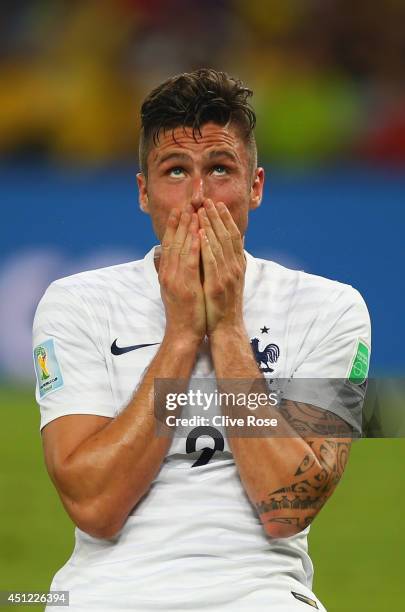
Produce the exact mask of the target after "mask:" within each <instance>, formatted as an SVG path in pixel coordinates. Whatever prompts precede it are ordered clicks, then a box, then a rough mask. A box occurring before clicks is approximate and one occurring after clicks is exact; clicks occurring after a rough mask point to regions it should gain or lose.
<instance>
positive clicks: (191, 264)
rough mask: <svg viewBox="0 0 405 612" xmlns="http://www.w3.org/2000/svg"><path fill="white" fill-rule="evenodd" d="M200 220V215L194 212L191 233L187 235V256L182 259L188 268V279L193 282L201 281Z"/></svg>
mask: <svg viewBox="0 0 405 612" xmlns="http://www.w3.org/2000/svg"><path fill="white" fill-rule="evenodd" d="M198 229H199V222H198V215H197V214H196V213H193V214H192V217H191V222H190V226H189V233H188V236H187V240H186V242H187V256H186V257H185V258H184V261H182V263H183V265H184V266H185V268H186V274H187V276H186V281H187V279H188V280H189V281H190V282H191V283H195V282H198V284H201V283H200V237H199V234H198ZM186 284H187V283H186Z"/></svg>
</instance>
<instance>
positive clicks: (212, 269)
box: [199, 228, 218, 285]
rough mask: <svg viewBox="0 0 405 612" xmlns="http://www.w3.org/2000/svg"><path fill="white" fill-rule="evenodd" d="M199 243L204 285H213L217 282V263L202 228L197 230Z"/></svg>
mask: <svg viewBox="0 0 405 612" xmlns="http://www.w3.org/2000/svg"><path fill="white" fill-rule="evenodd" d="M199 235H200V242H201V259H202V262H203V268H204V285H205V284H211V285H213V284H215V282H216V281H217V280H218V267H217V262H216V259H215V257H214V254H213V252H212V249H211V246H210V243H209V240H208V236H207V233H206V231H205V229H204V228H202V229H200V230H199Z"/></svg>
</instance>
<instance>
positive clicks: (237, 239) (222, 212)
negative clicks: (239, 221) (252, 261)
mask: <svg viewBox="0 0 405 612" xmlns="http://www.w3.org/2000/svg"><path fill="white" fill-rule="evenodd" d="M217 211H218V214H219V216H220V217H221V220H222V223H223V224H224V227H225V228H226V230H227V231H228V233H229V235H230V238H231V242H232V247H233V251H234V253H235V255H237V256H238V257H243V256H244V253H243V246H244V237H242V236H241V234H240V231H239V228H238V226H237V225H236V223H235V221H234V219H233V217H232V215H231V213H230V212H229V209H228V207H227V206H225V204H224V203H223V202H218V204H217Z"/></svg>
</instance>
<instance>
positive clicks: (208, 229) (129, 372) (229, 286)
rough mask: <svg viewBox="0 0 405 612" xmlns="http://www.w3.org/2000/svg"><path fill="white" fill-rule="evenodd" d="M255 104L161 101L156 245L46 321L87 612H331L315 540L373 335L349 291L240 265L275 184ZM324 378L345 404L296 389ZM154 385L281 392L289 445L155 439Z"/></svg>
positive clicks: (70, 287)
mask: <svg viewBox="0 0 405 612" xmlns="http://www.w3.org/2000/svg"><path fill="white" fill-rule="evenodd" d="M251 93H252V92H251V91H250V90H249V89H247V88H246V87H244V85H243V84H242V83H241V82H240V81H238V80H235V79H233V78H231V77H229V76H228V75H227V74H225V73H223V72H216V71H214V70H208V69H201V70H197V71H195V72H192V73H187V74H182V75H179V76H176V77H173V78H171V79H169V80H167V81H166V82H164V83H162V84H161V85H160V86H159V87H157V88H156V89H155V90H154V91H152V92H151V93H150V94H149V95H148V96H147V98H146V99H145V101H144V103H143V106H142V110H141V115H142V131H141V139H140V169H141V171H140V173H139V174H138V186H139V201H140V206H141V209H142V210H143V211H144V212H145V213H147V214H149V215H150V217H151V221H152V224H153V228H154V231H155V234H156V236H157V239H158V241H159V245H157V246H156V247H153V248H152V249H151V250H150V251H149V252H148V253H147V254H146V256H145V258H144V259H142V260H139V261H134V262H130V263H125V264H122V265H117V266H112V267H108V268H104V269H100V270H94V271H89V272H84V273H80V274H75V275H73V276H70V277H68V278H64V279H60V280H58V281H56V282H54V283H52V284H51V285H50V287H49V288H48V290H47V291H46V293H45V295H44V297H43V298H42V300H41V302H40V304H39V306H38V309H37V313H36V316H35V322H34V360H35V365H36V372H37V379H38V382H37V400H38V402H39V404H40V407H41V430H42V437H43V445H44V452H45V459H46V464H47V468H48V471H49V474H50V476H51V478H52V480H53V482H54V484H55V487H56V488H57V490H58V493H59V495H60V497H61V500H62V502H63V505H64V507H65V509H66V511H67V513H68V514H69V516H70V517H71V519H72V520H73V522H74V523H75V525H76V546H75V549H74V552H73V554H72V556H71V558H70V559H69V560H68V562H67V563H66V564H65V565H64V566H63V567H62V568H61V569H60V570H59V571H58V572H57V574H56V575H55V577H54V580H53V582H52V587H51V588H52V589H54V590H68V591H69V592H70V609H71V610H72V611H74V612H78V611H80V610H86V611H88V610H113V611H114V612H115V611H118V610H135V611H144V610H145V611H147V610H176V611H180V610H194V611H201V612H202V610H204V611H208V610H212V611H222V610H224V611H225V610H229V611H235V610H245V611H247V610H249V611H254V610H265V609H269V610H272V611H273V612H293V611H297V612H298V611H299V610H302V611H303V612H305V610H306V609H308V608H309V607H313V608H315V609H319V610H325V608H324V607H323V605H322V604H321V603H320V601H319V600H318V599H317V597H316V596H315V595H314V593H313V592H312V577H313V568H312V563H311V560H310V558H309V556H308V552H307V535H308V531H309V525H310V523H311V522H312V520H313V519H314V518H315V517H316V515H317V513H318V512H319V511H320V510H321V508H322V507H323V505H324V504H325V503H326V501H327V499H328V498H329V497H330V496H331V495H332V493H333V491H334V489H335V487H336V485H337V484H338V482H339V479H340V478H341V476H342V473H343V471H344V469H345V465H346V462H347V458H348V454H349V449H350V444H351V437H352V432H353V431H355V430H356V429H358V419H357V418H356V407H355V402H353V399H352V396H356V394H357V395H360V396H361V395H362V393H363V392H364V385H363V383H364V380H365V378H366V376H367V368H368V359H369V347H370V321H369V316H368V312H367V308H366V306H365V304H364V302H363V300H362V298H361V296H360V295H359V293H358V292H357V291H356V290H355V289H353V288H352V287H350V286H348V285H344V284H341V283H338V282H335V281H331V280H328V279H325V278H320V277H317V276H313V275H309V274H306V273H304V272H299V271H294V270H289V269H286V268H284V267H282V266H280V265H278V264H276V263H273V262H271V261H266V260H264V259H257V258H255V257H253V256H252V255H250V254H249V253H247V252H246V251H245V250H244V248H243V245H244V235H245V232H246V229H247V225H248V216H249V213H250V211H251V210H254V209H256V208H257V207H258V206H259V205H260V203H261V199H262V191H263V183H264V171H263V169H262V168H260V167H257V153H256V145H255V138H254V127H255V115H254V112H253V110H252V108H251V106H250V105H249V103H248V99H249V97H250V95H251ZM317 378H319V379H323V380H324V381H326V382H328V381H333V380H340V381H343V382H342V389H343V390H344V391H345V393H346V395H349V396H350V397H349V399H347V398H346V395H345V393H343V392H342V393H340V392H339V393H338V392H337V393H335V394H332V395H333V397H331V398H329V399H327V396H326V395H325V394H324V393H323V391H322V390H321V389H318V387H317V386H316V384H313V383H314V381H313V380H312V382H311V384H303V385H302V387H299V388H295V387H294V385H292V386H291V384H290V383H291V382H294V381H299V380H301V381H304V382H307V383H308V381H309V380H310V379H317ZM160 379H162V380H163V381H166V382H165V385H166V388H168V389H169V390H170V389H171V390H172V391H173V397H174V393H175V392H176V393H177V392H179V391H180V392H181V391H183V392H184V391H187V390H188V385H193V384H194V382H195V381H196V380H197V379H206V380H208V381H211V383H212V384H213V385H214V387H215V384H217V385H218V387H220V388H222V389H224V388H227V389H228V390H229V389H230V388H231V387H230V386H229V384H228V382H227V381H230V380H232V379H234V380H236V379H237V380H243V381H249V380H250V381H253V383H254V385H255V388H256V389H258V390H261V391H262V392H263V391H264V390H265V389H267V390H268V389H269V388H270V386H271V385H272V384H273V383H274V381H275V380H278V379H280V380H281V379H284V380H286V381H288V385H287V387H286V388H285V389H284V402H283V404H282V405H281V406H272V405H270V403H269V404H268V405H267V404H266V405H265V406H264V407H262V408H261V409H260V414H267V415H269V416H270V417H271V418H272V419H273V420H274V419H275V421H276V422H277V427H276V428H275V429H276V430H277V435H275V434H274V435H270V433H268V435H259V434H258V433H257V434H256V435H246V429H247V428H245V429H244V435H242V434H241V435H238V431H237V430H235V429H233V431H232V432H231V431H230V429H229V427H228V425H227V424H225V425H223V424H222V423H220V424H219V425H218V427H213V426H212V422H211V421H210V426H204V425H200V426H198V427H192V426H191V425H190V426H189V427H187V422H188V421H187V420H186V425H185V426H183V428H182V430H181V434H182V435H176V433H179V432H178V431H177V430H176V428H166V429H171V433H167V432H166V434H165V435H159V432H158V431H157V428H156V426H157V418H156V416H155V391H156V389H155V383H156V387H157V386H158V381H159V380H160ZM170 381H171V382H170ZM271 381H273V383H272V382H271ZM170 385H172V387H170ZM221 385H223V386H221ZM326 386H327V385H326ZM332 386H333V385H332ZM185 395H186V394H185ZM157 396H159V394H157ZM159 397H160V396H159ZM187 397H189V396H187ZM350 398H351V399H350ZM157 403H158V407H160V408H161V407H162V406H163V409H164V406H165V404H164V400H161V399H158V400H157ZM183 403H184V402H183ZM157 414H158V413H156V415H157ZM159 414H160V413H159ZM171 414H172V415H173V417H176V418H177V417H179V418H180V417H181V416H184V415H188V416H191V415H192V414H193V406H192V405H185V406H184V408H183V412H182V413H181V412H180V410H175V411H174V412H172V413H171ZM200 414H202V413H200ZM204 414H205V415H207V412H204ZM221 414H222V413H221ZM190 422H191V421H190ZM270 429H271V427H270V426H269V427H267V429H266V431H267V432H269V431H270ZM179 431H180V430H179ZM173 432H174V435H173ZM338 432H339V434H338ZM231 433H232V435H231ZM331 528H339V526H336V525H331Z"/></svg>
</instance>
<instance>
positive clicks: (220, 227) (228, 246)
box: [204, 199, 234, 261]
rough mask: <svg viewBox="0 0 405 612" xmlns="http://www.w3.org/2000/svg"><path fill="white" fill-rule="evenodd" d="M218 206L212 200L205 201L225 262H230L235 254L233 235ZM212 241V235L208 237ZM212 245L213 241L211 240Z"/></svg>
mask: <svg viewBox="0 0 405 612" xmlns="http://www.w3.org/2000/svg"><path fill="white" fill-rule="evenodd" d="M218 205H219V203H218V204H217V205H214V203H213V201H212V200H210V199H206V200H205V201H204V209H205V210H206V212H207V215H208V218H209V220H210V223H211V226H212V228H213V230H214V232H215V236H216V238H217V240H218V242H219V244H220V245H221V249H222V252H223V255H224V258H225V261H229V258H230V257H231V258H233V257H234V252H233V244H232V239H231V234H230V233H229V231H228V229H227V227H226V226H225V225H224V222H223V220H222V218H221V216H220V214H219V211H218V208H217V207H218ZM208 238H209V239H210V235H208ZM210 243H211V244H212V241H211V240H210Z"/></svg>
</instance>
